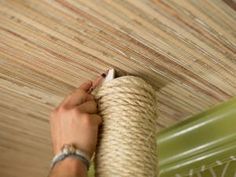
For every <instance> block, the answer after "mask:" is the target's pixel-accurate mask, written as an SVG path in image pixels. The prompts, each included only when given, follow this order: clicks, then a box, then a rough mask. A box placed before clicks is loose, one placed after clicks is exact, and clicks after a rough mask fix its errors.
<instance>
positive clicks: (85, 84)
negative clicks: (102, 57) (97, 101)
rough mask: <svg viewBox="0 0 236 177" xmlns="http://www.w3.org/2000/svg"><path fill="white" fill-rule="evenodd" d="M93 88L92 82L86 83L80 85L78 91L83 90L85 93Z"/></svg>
mask: <svg viewBox="0 0 236 177" xmlns="http://www.w3.org/2000/svg"><path fill="white" fill-rule="evenodd" d="M92 86H93V83H92V81H87V82H85V83H83V84H82V85H80V87H79V89H82V90H84V91H85V92H88V91H89V89H90V88H91V87H92Z"/></svg>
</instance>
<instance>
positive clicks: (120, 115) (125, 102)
mask: <svg viewBox="0 0 236 177" xmlns="http://www.w3.org/2000/svg"><path fill="white" fill-rule="evenodd" d="M95 99H96V100H97V101H98V106H99V113H100V115H101V116H102V118H103V125H102V127H101V132H100V134H99V136H100V137H99V138H98V139H99V142H98V147H97V152H96V156H95V171H96V177H131V176H135V177H156V176H157V155H156V154H157V147H156V136H155V135H156V119H157V98H156V92H155V90H154V89H153V88H152V87H151V86H150V85H149V84H148V83H147V82H145V81H144V80H143V79H141V78H138V77H134V76H124V77H120V78H117V79H114V80H111V81H109V82H105V83H104V84H103V85H102V86H101V87H100V88H99V89H98V90H97V92H96V93H95Z"/></svg>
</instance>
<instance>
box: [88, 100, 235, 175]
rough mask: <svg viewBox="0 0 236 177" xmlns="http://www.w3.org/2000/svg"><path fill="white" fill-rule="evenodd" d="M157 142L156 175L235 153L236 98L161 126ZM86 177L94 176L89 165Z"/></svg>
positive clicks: (180, 171) (196, 168)
mask: <svg viewBox="0 0 236 177" xmlns="http://www.w3.org/2000/svg"><path fill="white" fill-rule="evenodd" d="M157 144H158V147H159V148H158V149H159V151H158V154H157V155H158V157H159V168H160V177H175V176H176V174H181V176H182V175H183V174H189V170H190V169H192V170H193V171H192V172H193V173H194V172H196V171H199V170H201V167H203V166H205V168H207V167H208V166H214V165H215V163H216V161H217V160H221V161H227V160H229V159H230V156H232V155H235V157H236V98H233V99H231V100H229V101H228V102H225V103H223V104H221V105H219V106H216V107H214V108H212V109H210V110H208V111H205V112H202V113H200V114H198V115H196V116H193V117H192V118H190V119H187V120H186V121H183V122H181V123H179V124H177V125H175V126H173V127H171V128H168V129H165V130H164V131H162V132H160V133H159V134H158V136H157ZM89 177H94V168H93V166H92V167H91V168H90V171H89Z"/></svg>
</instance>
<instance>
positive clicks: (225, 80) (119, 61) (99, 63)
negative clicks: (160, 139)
mask: <svg viewBox="0 0 236 177" xmlns="http://www.w3.org/2000/svg"><path fill="white" fill-rule="evenodd" d="M234 5H235V4H234V3H230V1H227V3H225V2H224V1H220V0H214V1H213V0H208V1H203V0H199V1H193V0H186V1H183V0H163V1H161V0H125V1H123V0H77V1H76V0H65V1H64V0H55V1H54V0H0V150H1V154H0V176H4V177H26V176H34V177H42V176H45V175H46V173H47V169H48V165H49V159H50V158H51V152H50V137H49V126H48V115H49V114H50V112H51V110H52V109H53V108H54V107H55V106H56V105H57V104H58V103H59V102H60V101H61V100H62V99H63V97H64V96H65V95H66V94H68V93H69V92H70V91H71V90H73V89H74V88H75V87H77V86H78V85H79V84H80V83H82V82H83V81H85V80H87V79H93V78H95V77H96V75H98V74H99V73H101V72H103V71H104V70H106V69H107V68H109V67H115V68H116V69H117V70H118V71H119V74H132V75H137V76H141V77H143V78H144V79H146V80H147V81H149V82H150V83H151V84H153V85H154V87H155V88H156V89H157V90H158V95H159V105H160V107H159V109H160V118H159V122H158V125H157V127H158V128H159V129H162V128H164V127H168V126H170V125H173V124H175V123H176V122H178V121H181V120H183V119H185V118H187V117H189V116H191V115H194V114H196V113H198V112H201V111H203V110H205V109H207V108H209V107H212V106H214V105H216V104H218V103H220V102H223V101H225V100H228V99H229V98H231V97H232V96H235V95H236V31H235V26H236V13H235V11H234V10H233V7H234ZM231 6H232V7H231Z"/></svg>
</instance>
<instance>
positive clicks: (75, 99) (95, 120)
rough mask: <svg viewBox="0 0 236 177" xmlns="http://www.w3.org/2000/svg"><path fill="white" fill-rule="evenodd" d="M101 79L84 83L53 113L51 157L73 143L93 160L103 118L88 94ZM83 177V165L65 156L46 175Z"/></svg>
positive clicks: (84, 172)
mask: <svg viewBox="0 0 236 177" xmlns="http://www.w3.org/2000/svg"><path fill="white" fill-rule="evenodd" d="M104 76H105V74H103V75H102V76H99V77H98V78H97V79H96V80H95V81H93V82H92V81H88V82H85V83H83V84H82V85H81V86H80V87H79V88H78V89H76V90H75V91H74V92H73V93H71V94H70V95H69V96H67V97H66V98H65V99H64V100H63V101H62V103H61V104H60V105H59V106H58V107H57V108H56V109H55V110H54V111H53V112H52V114H51V116H50V127H51V137H52V145H53V153H54V155H55V154H57V153H59V152H60V150H61V148H62V147H63V146H64V145H65V144H73V145H74V146H75V147H76V148H79V149H80V150H82V151H83V152H85V153H86V154H87V155H88V156H89V157H90V158H91V157H92V155H93V153H94V151H95V148H96V144H97V136H98V129H99V126H100V125H101V123H102V119H101V117H100V116H99V115H98V114H97V104H96V101H95V100H94V97H93V95H91V94H90V92H91V91H92V90H93V89H94V88H95V87H96V86H97V85H98V84H99V83H100V82H101V81H102V80H103V77H104ZM86 176H87V169H86V166H85V165H84V164H83V162H82V161H80V160H79V159H75V158H73V157H67V158H66V159H64V160H62V161H60V162H58V163H57V164H56V165H55V166H54V167H53V169H51V172H50V174H49V177H86Z"/></svg>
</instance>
